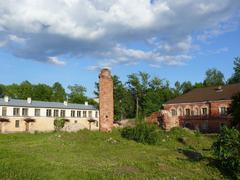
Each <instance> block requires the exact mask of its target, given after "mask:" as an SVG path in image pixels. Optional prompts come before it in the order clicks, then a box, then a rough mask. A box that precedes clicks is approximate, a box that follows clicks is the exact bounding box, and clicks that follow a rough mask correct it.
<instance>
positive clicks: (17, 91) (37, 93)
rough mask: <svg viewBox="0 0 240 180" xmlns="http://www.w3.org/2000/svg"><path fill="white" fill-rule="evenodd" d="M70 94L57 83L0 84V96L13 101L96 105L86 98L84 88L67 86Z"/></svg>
mask: <svg viewBox="0 0 240 180" xmlns="http://www.w3.org/2000/svg"><path fill="white" fill-rule="evenodd" d="M68 89H69V91H70V93H66V90H65V89H64V88H63V86H62V85H61V84H60V83H59V82H55V83H54V84H53V85H52V86H49V85H47V84H31V83H30V82H29V81H23V82H22V83H20V84H11V85H3V84H0V96H1V97H3V96H9V97H11V98H13V99H27V98H28V97H31V98H32V99H33V100H36V101H51V102H63V101H65V100H68V102H70V103H81V104H82V103H84V102H86V101H88V102H89V104H93V105H96V104H97V103H96V102H95V101H94V100H93V99H92V98H88V97H87V96H86V88H85V87H83V86H82V85H78V84H75V85H71V86H68Z"/></svg>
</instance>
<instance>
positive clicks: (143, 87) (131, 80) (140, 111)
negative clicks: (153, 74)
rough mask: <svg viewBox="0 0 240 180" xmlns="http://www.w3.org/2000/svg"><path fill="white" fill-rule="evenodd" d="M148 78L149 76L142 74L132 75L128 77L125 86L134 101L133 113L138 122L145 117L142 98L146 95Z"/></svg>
mask: <svg viewBox="0 0 240 180" xmlns="http://www.w3.org/2000/svg"><path fill="white" fill-rule="evenodd" d="M149 78H150V76H149V74H147V73H144V72H139V73H138V74H136V73H133V74H130V75H129V76H128V82H127V85H128V88H129V90H130V92H131V94H132V96H133V97H134V100H135V107H136V110H135V113H136V119H138V120H142V119H143V118H144V116H145V112H144V96H146V94H147V90H148V86H149Z"/></svg>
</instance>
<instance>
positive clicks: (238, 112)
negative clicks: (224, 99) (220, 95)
mask: <svg viewBox="0 0 240 180" xmlns="http://www.w3.org/2000/svg"><path fill="white" fill-rule="evenodd" d="M230 113H231V114H232V116H233V122H232V125H233V126H234V127H237V126H240V92H239V93H237V94H236V95H235V96H233V98H232V103H231V105H230Z"/></svg>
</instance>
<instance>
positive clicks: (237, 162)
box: [212, 127, 240, 179]
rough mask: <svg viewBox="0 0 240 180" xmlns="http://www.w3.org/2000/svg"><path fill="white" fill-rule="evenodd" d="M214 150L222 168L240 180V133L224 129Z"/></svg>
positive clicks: (214, 145)
mask: <svg viewBox="0 0 240 180" xmlns="http://www.w3.org/2000/svg"><path fill="white" fill-rule="evenodd" d="M212 150H213V153H214V155H215V157H216V159H217V160H218V162H219V163H218V164H219V165H220V167H221V168H222V169H223V170H225V171H226V172H229V173H230V174H231V175H233V176H234V178H236V179H240V132H239V131H238V130H237V129H234V128H232V129H228V128H227V127H223V128H222V129H221V132H220V134H219V136H218V139H217V141H216V142H214V143H213V146H212Z"/></svg>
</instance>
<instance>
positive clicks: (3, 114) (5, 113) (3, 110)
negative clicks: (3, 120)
mask: <svg viewBox="0 0 240 180" xmlns="http://www.w3.org/2000/svg"><path fill="white" fill-rule="evenodd" d="M2 116H7V107H3V108H2Z"/></svg>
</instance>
